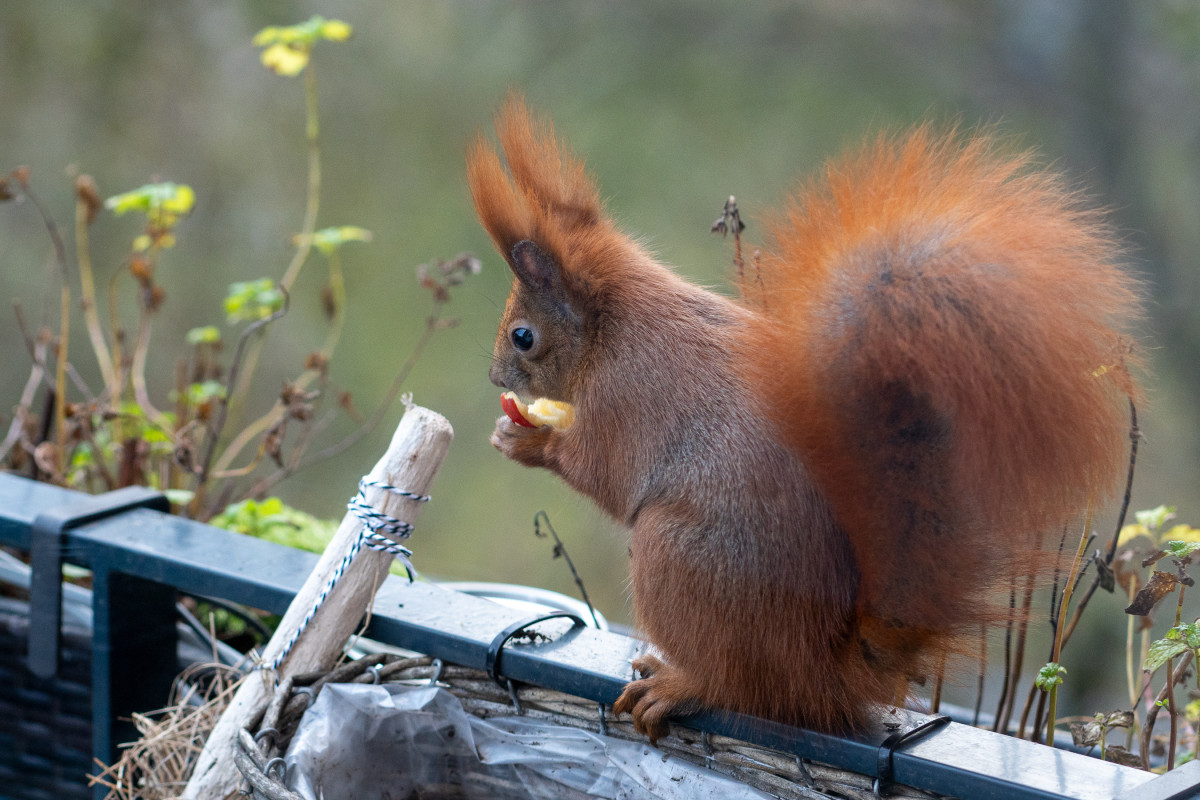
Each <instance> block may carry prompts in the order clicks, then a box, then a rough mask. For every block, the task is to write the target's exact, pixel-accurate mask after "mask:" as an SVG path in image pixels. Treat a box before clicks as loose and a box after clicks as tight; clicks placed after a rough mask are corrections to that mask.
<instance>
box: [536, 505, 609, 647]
mask: <svg viewBox="0 0 1200 800" xmlns="http://www.w3.org/2000/svg"><path fill="white" fill-rule="evenodd" d="M542 524H545V526H546V530H548V531H550V536H552V537H553V538H554V556H555V558H557V557H558V556H562V557H563V560H564V561H566V562H567V569H569V570H571V578H573V579H574V581H575V585H576V586H578V587H579V594H580V596H581V597H582V598H583V602H584V603H585V604H586V605H587V607H588V613H589V614H591V615H592V623H593V624H594V625H595V626H596V627H597V628H599V627H600V620H599V619H597V617H596V609H595V607H594V606H592V601H591V599H590V598H589V597H588V593H587V587H586V586H584V585H583V578H581V577H579V571H578V570H576V569H575V562H574V561H572V560H571V555H570V554H569V553H568V552H567V548H566V545H564V544H563V543H562V539H560V538H558V531H556V530H554V525H552V524H551V523H550V516H549V515H548V514H546V512H545V511H539V512H537V513H536V514H534V515H533V535H534V536H538V537H544V536H545V535H546V534H544V533H542Z"/></svg>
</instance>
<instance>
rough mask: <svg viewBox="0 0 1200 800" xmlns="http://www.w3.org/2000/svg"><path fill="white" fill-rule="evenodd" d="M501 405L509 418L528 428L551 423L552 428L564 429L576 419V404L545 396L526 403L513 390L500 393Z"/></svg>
mask: <svg viewBox="0 0 1200 800" xmlns="http://www.w3.org/2000/svg"><path fill="white" fill-rule="evenodd" d="M500 407H501V408H503V409H504V413H505V414H507V415H508V418H509V419H511V420H512V421H513V422H515V423H516V424H518V425H521V426H523V427H526V428H537V427H539V426H541V425H549V426H550V427H551V428H555V429H557V430H563V429H565V428H569V427H571V423H572V422H574V421H575V407H574V406H572V405H571V404H570V403H564V402H562V401H560V400H549V399H547V398H545V397H540V398H538V399H537V400H534V401H533V402H532V403H529V404H528V405H526V404H525V403H523V402H521V398H519V397H517V396H516V395H515V394H513V393H512V392H505V393H504V394H502V395H500Z"/></svg>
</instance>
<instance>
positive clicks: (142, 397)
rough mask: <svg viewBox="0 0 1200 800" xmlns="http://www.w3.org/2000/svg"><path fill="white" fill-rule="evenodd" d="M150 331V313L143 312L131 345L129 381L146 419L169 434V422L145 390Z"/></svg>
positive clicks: (170, 427)
mask: <svg viewBox="0 0 1200 800" xmlns="http://www.w3.org/2000/svg"><path fill="white" fill-rule="evenodd" d="M150 329H151V322H150V312H149V311H145V310H143V311H142V318H141V320H139V322H138V335H137V340H136V341H135V342H134V345H133V364H132V365H131V367H130V371H129V380H130V382H131V383H132V384H133V397H134V399H135V400H136V401H137V404H138V405H139V406H141V409H142V411H143V412H145V414H146V417H147V418H148V419H150V420H152V421H153V422H154V424H155V425H158V426H159V427H160V428H162V429H163V430H165V431H168V432H170V431H171V429H172V426H171V424H170V422H169V420H167V418H166V417H165V416H163V413H162V412H161V411H159V410H158V409H157V408H156V407H155V406H154V402H153V401H152V400H151V399H150V392H149V391H148V390H147V389H146V354H147V353H148V352H149V350H150Z"/></svg>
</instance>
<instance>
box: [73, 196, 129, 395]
mask: <svg viewBox="0 0 1200 800" xmlns="http://www.w3.org/2000/svg"><path fill="white" fill-rule="evenodd" d="M88 215H89V210H88V204H87V203H86V202H84V201H83V200H82V199H79V200H76V201H75V259H76V261H77V262H78V263H79V287H80V304H81V305H82V307H83V319H84V322H85V324H86V325H87V331H88V338H89V339H91V342H92V350H94V351H95V353H96V363H97V365H98V366H99V367H100V376H101V379H102V380H103V381H104V387H105V389H106V390H107V394H108V396H109V397H110V398H113V399H114V400H115V399H116V398H117V396H118V394H119V393H120V387H119V385H118V384H117V373H116V371H115V370H114V369H113V361H112V354H111V353H109V351H108V344H107V343H106V342H105V340H104V328H103V327H102V326H101V325H100V314H99V312H98V311H97V309H96V282H95V279H94V277H93V274H92V255H91V247H90V243H89V240H88Z"/></svg>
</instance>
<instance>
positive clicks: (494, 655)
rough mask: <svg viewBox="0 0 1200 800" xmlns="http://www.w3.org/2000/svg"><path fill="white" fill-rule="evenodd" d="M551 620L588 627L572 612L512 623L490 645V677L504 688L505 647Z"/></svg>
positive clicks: (488, 661) (486, 664) (488, 662)
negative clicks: (501, 662)
mask: <svg viewBox="0 0 1200 800" xmlns="http://www.w3.org/2000/svg"><path fill="white" fill-rule="evenodd" d="M550 619H569V620H571V621H572V622H574V623H575V625H574V626H573V627H577V628H578V627H586V626H587V623H586V622H584V621H583V620H582V619H581V618H580V616H579V615H578V614H574V613H572V612H570V611H552V612H550V613H548V614H540V615H539V616H536V617H532V618H530V619H525V620H520V621H519V622H514V623H512V624H511V625H509V626H508V627H507V628H505V629H504V630H502V631H500V632H499V633H497V634H496V637H495V638H494V639H492V643H491V644H489V645H488V649H487V660H486V661H485V662H484V669H485V670H486V671H487V674H488V677H490V678H491V679H492V680H494V681H495V682H496V683H498V684H500V685H501V686H503V685H504V681H503V680H501V677H500V655H501V654H500V651H501V650H502V649H503V648H504V645H506V644H508V640H509V639H511V638H513V637H514V636H516V635H517V634H518V633H521V632H522V631H524V630H525V629H526V628H529V627H531V626H533V625H537V624H538V623H539V622H545V621H546V620H550Z"/></svg>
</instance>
